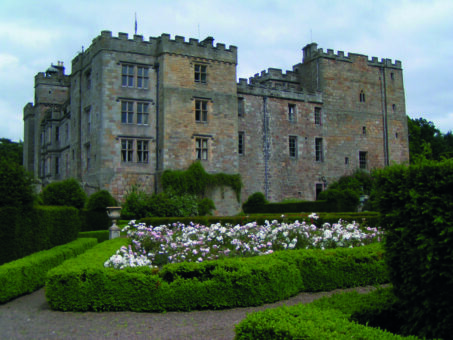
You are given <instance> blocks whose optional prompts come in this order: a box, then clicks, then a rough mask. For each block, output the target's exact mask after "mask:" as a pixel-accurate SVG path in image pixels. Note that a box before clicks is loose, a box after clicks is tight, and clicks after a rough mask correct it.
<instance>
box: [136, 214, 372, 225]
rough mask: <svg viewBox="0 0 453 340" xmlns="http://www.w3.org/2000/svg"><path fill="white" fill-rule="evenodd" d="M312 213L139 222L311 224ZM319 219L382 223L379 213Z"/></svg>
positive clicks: (320, 215) (162, 218) (325, 216)
mask: <svg viewBox="0 0 453 340" xmlns="http://www.w3.org/2000/svg"><path fill="white" fill-rule="evenodd" d="M310 214H311V213H288V214H284V215H283V216H282V214H270V213H266V214H253V215H247V216H195V217H145V218H142V219H140V220H138V221H137V222H141V223H146V224H147V225H152V226H158V225H163V224H166V225H171V224H173V223H178V222H180V223H184V224H189V223H191V222H192V223H194V224H203V225H208V226H209V225H211V224H215V223H222V224H226V223H229V224H232V225H237V224H242V225H244V224H246V223H250V222H256V223H258V224H264V222H265V221H266V220H268V221H272V220H278V221H285V222H287V223H293V222H294V221H296V220H298V221H299V222H302V221H307V222H310V219H309V218H308V215H310ZM318 216H319V219H318V220H317V221H316V224H317V225H322V224H324V223H326V222H328V223H330V224H333V223H337V222H338V220H340V219H342V220H345V221H348V222H353V221H356V222H357V223H359V224H362V223H365V224H366V225H367V226H370V227H378V226H379V222H380V214H379V213H378V212H361V213H319V214H318Z"/></svg>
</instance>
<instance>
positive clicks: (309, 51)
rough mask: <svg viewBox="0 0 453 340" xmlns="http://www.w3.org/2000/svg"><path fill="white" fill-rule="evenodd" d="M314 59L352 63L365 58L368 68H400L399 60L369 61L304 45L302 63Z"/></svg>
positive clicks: (359, 56) (357, 55) (350, 54)
mask: <svg viewBox="0 0 453 340" xmlns="http://www.w3.org/2000/svg"><path fill="white" fill-rule="evenodd" d="M316 58H327V59H335V60H338V61H344V62H354V61H355V60H356V59H357V58H366V59H367V61H368V65H369V66H378V67H383V66H384V67H392V68H397V69H401V68H402V65H401V61H399V60H395V62H392V60H391V59H387V58H382V59H381V60H380V61H379V60H378V58H377V57H371V59H370V58H369V57H368V56H366V55H363V54H357V53H348V54H347V55H345V53H344V51H337V53H335V52H334V50H332V49H327V52H324V50H323V49H322V48H318V45H317V44H316V43H311V44H308V45H306V46H305V47H304V48H303V62H307V61H310V60H313V59H316Z"/></svg>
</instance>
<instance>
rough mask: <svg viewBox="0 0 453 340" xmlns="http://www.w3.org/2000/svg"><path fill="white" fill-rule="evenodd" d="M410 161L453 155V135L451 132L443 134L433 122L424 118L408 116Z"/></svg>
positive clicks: (438, 158) (437, 158)
mask: <svg viewBox="0 0 453 340" xmlns="http://www.w3.org/2000/svg"><path fill="white" fill-rule="evenodd" d="M407 126H408V129H409V155H410V162H411V163H412V164H413V163H416V162H417V161H418V160H420V159H425V158H426V159H432V160H436V161H439V160H441V159H442V157H446V158H451V157H453V136H452V135H451V132H448V133H447V134H446V135H443V134H442V133H441V132H440V130H439V129H437V128H436V126H435V125H434V123H433V122H429V121H427V120H426V119H424V118H418V119H412V118H409V117H408V120H407Z"/></svg>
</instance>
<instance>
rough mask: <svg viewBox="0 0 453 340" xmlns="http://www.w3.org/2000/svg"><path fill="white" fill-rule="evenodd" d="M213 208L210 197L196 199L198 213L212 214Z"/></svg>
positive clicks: (202, 214)
mask: <svg viewBox="0 0 453 340" xmlns="http://www.w3.org/2000/svg"><path fill="white" fill-rule="evenodd" d="M214 209H215V204H214V201H213V200H212V199H210V198H207V197H206V198H202V199H201V200H199V201H198V215H199V216H206V215H212V211H213V210H214Z"/></svg>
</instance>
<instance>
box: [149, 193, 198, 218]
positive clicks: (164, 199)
mask: <svg viewBox="0 0 453 340" xmlns="http://www.w3.org/2000/svg"><path fill="white" fill-rule="evenodd" d="M197 201H198V198H197V197H196V196H194V195H191V194H180V195H176V194H175V193H174V192H172V191H166V192H161V193H159V194H155V195H152V196H151V197H150V198H149V200H148V202H147V207H146V208H147V216H162V217H165V216H181V217H184V216H197V215H198V204H197Z"/></svg>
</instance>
